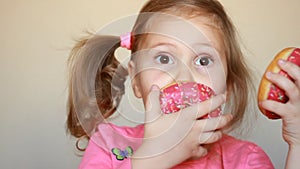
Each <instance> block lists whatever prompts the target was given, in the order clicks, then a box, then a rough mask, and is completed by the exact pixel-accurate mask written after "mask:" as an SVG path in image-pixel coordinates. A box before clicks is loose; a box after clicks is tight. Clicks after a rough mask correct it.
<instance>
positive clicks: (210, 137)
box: [199, 130, 223, 144]
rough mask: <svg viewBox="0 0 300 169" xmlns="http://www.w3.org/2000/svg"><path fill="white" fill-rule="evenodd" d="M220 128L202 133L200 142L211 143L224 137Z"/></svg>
mask: <svg viewBox="0 0 300 169" xmlns="http://www.w3.org/2000/svg"><path fill="white" fill-rule="evenodd" d="M222 135H223V134H222V132H221V131H220V130H217V131H210V132H204V133H201V134H200V136H199V144H211V143H214V142H216V141H218V140H220V139H221V138H222Z"/></svg>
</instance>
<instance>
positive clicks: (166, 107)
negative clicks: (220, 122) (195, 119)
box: [160, 82, 221, 118]
mask: <svg viewBox="0 0 300 169" xmlns="http://www.w3.org/2000/svg"><path fill="white" fill-rule="evenodd" d="M214 95H215V93H214V91H213V90H212V89H211V88H210V87H208V86H206V85H204V84H200V83H196V82H180V83H173V84H171V85H167V86H166V87H164V88H163V89H162V90H161V94H160V105H161V110H162V111H163V112H164V113H165V114H169V113H174V112H177V111H179V110H180V109H183V108H186V107H188V106H190V105H192V104H195V103H199V102H202V101H205V100H207V99H209V98H211V97H212V96H214ZM220 115H221V108H218V109H216V110H215V111H213V112H210V113H208V114H207V115H206V116H204V117H201V118H210V117H217V116H220Z"/></svg>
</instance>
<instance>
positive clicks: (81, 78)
mask: <svg viewBox="0 0 300 169" xmlns="http://www.w3.org/2000/svg"><path fill="white" fill-rule="evenodd" d="M158 12H160V13H168V14H173V15H184V16H185V17H189V16H193V17H197V16H200V15H201V16H203V15H204V16H205V17H209V18H211V19H212V21H213V24H215V25H216V26H217V27H218V28H219V31H220V33H221V35H222V39H223V42H222V44H223V45H224V49H225V55H226V60H227V63H228V67H227V69H228V70H227V71H228V77H227V87H228V90H229V91H230V92H229V97H228V98H229V100H228V101H227V104H226V108H227V109H228V110H227V111H229V112H230V113H232V114H233V116H234V118H233V120H232V122H231V124H230V125H229V129H232V128H234V127H236V126H237V125H240V124H241V121H242V120H243V118H244V114H245V112H246V110H247V103H248V102H249V98H250V97H249V96H250V94H249V91H252V89H253V84H252V79H251V76H250V73H249V70H248V68H247V65H246V64H245V61H244V57H243V54H242V52H241V49H240V46H239V43H238V40H237V35H236V30H235V27H234V26H233V24H232V22H231V20H230V18H229V17H228V16H227V14H226V12H225V10H224V8H223V6H222V5H221V4H220V3H219V2H218V1H217V0H150V1H148V3H146V4H145V6H144V7H143V8H142V9H141V11H140V14H139V17H138V18H137V20H136V22H135V25H134V27H133V30H132V53H134V52H136V51H138V50H139V47H140V46H141V44H142V43H145V42H144V41H143V39H144V38H145V36H144V34H140V32H143V29H146V28H145V27H146V25H147V23H148V22H150V20H149V18H145V17H144V16H142V14H144V13H158ZM181 13H183V14H181ZM118 47H120V41H119V37H113V36H103V35H90V36H89V37H87V38H84V39H82V40H80V41H79V42H78V43H77V44H76V45H75V47H74V48H73V50H72V51H71V54H70V58H69V63H70V64H69V66H70V79H69V99H68V120H67V124H68V130H69V131H70V133H71V134H72V135H73V136H75V137H82V136H87V131H85V130H86V129H83V127H82V126H81V124H80V122H79V120H78V116H80V115H78V114H79V113H82V112H76V109H75V107H74V98H77V99H78V97H82V99H80V100H83V99H86V100H88V101H90V102H91V103H92V102H93V101H94V102H95V99H96V102H97V105H98V107H99V109H100V112H101V113H102V116H103V117H104V118H107V117H109V116H110V115H112V114H113V112H114V111H115V110H116V108H117V106H118V104H119V101H120V99H121V97H122V95H123V93H124V81H125V77H126V75H127V71H126V70H125V69H124V68H123V69H122V68H121V69H122V71H117V70H119V66H120V65H119V62H118V61H117V60H116V59H115V56H114V51H115V50H116V49H117V48H118ZM95 67H96V68H97V73H96V75H90V73H91V71H92V69H95ZM113 76H117V77H118V78H117V79H120V80H119V81H118V82H117V83H112V79H113ZM91 80H93V81H92V82H91ZM89 83H91V84H95V86H94V87H95V91H89V92H94V93H93V94H94V95H95V96H96V98H95V99H94V98H92V99H90V94H86V93H87V92H86V89H84V88H87V87H91V88H92V87H93V86H90V84H89ZM74 86H75V87H74ZM112 93H117V94H114V95H112ZM250 93H251V92H250ZM74 95H76V96H74ZM93 99H94V100H93ZM86 105H90V104H86ZM84 110H86V109H84ZM87 110H89V109H87ZM83 112H84V113H87V112H86V111H83ZM95 119H97V118H93V117H91V118H90V119H88V120H91V121H92V122H91V124H93V125H94V127H95V126H96V124H97V123H99V122H100V120H98V121H97V120H95ZM98 119H99V118H98ZM93 121H94V122H93Z"/></svg>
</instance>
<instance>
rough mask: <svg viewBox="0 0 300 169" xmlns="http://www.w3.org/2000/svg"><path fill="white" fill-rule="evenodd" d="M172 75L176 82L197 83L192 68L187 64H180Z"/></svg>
mask: <svg viewBox="0 0 300 169" xmlns="http://www.w3.org/2000/svg"><path fill="white" fill-rule="evenodd" d="M172 74H173V75H174V77H173V78H174V81H195V78H194V75H193V71H192V68H191V67H190V66H189V65H187V64H185V63H180V64H178V66H177V67H176V68H175V70H174V73H172Z"/></svg>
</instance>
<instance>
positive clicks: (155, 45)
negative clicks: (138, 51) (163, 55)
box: [149, 42, 176, 48]
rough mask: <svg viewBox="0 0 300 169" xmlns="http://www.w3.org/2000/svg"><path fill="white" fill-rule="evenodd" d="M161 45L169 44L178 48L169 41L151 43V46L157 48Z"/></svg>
mask: <svg viewBox="0 0 300 169" xmlns="http://www.w3.org/2000/svg"><path fill="white" fill-rule="evenodd" d="M159 46H167V47H172V48H176V46H175V45H174V44H172V43H169V42H159V43H156V44H153V45H151V46H150V47H149V48H156V47H159Z"/></svg>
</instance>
